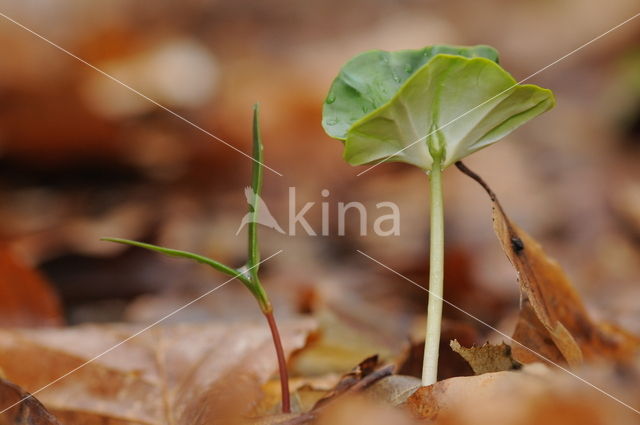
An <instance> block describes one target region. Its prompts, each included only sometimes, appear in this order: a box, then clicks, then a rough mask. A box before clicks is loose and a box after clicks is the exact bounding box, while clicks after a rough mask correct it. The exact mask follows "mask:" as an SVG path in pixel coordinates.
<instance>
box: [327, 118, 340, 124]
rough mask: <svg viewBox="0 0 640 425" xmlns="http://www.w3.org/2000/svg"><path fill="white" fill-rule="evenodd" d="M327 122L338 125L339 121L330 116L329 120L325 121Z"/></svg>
mask: <svg viewBox="0 0 640 425" xmlns="http://www.w3.org/2000/svg"><path fill="white" fill-rule="evenodd" d="M325 122H326V123H327V125H336V124H338V121H337V120H336V119H334V118H329V119H328V120H327V121H325Z"/></svg>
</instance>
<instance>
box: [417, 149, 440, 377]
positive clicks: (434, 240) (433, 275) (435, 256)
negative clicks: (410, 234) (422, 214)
mask: <svg viewBox="0 0 640 425" xmlns="http://www.w3.org/2000/svg"><path fill="white" fill-rule="evenodd" d="M429 184H430V189H431V190H430V191H431V247H430V258H429V306H428V308H427V329H426V336H425V342H424V361H423V364H422V385H424V386H427V385H431V384H434V383H435V382H436V381H437V380H438V351H439V349H440V328H441V323H442V295H443V283H444V202H443V199H442V162H441V158H434V161H433V167H432V169H431V173H430V174H429Z"/></svg>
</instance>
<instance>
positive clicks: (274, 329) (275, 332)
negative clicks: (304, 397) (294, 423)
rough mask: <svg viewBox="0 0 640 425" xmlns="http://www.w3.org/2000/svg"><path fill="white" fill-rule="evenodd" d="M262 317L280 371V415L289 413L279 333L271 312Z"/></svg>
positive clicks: (284, 363) (283, 359) (285, 372)
mask: <svg viewBox="0 0 640 425" xmlns="http://www.w3.org/2000/svg"><path fill="white" fill-rule="evenodd" d="M264 316H265V317H266V318H267V322H268V323H269V329H271V336H272V337H273V345H274V346H275V347H276V355H277V357H278V369H279V371H280V388H281V389H282V413H291V398H290V395H289V372H287V361H286V359H285V357H284V350H283V348H282V340H281V339H280V332H279V331H278V325H277V324H276V319H275V317H274V316H273V310H272V311H269V312H265V313H264Z"/></svg>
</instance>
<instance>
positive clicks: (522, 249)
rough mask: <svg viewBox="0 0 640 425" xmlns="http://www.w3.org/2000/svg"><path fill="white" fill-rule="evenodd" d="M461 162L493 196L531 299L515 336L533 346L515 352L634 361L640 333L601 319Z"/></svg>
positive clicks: (502, 234)
mask: <svg viewBox="0 0 640 425" xmlns="http://www.w3.org/2000/svg"><path fill="white" fill-rule="evenodd" d="M456 165H457V166H458V168H459V169H460V170H461V171H462V172H464V173H465V174H467V175H468V176H470V177H471V178H473V179H474V180H476V181H477V182H478V183H479V184H480V185H482V187H483V188H484V189H485V190H486V191H487V193H488V194H489V196H490V197H491V200H492V202H493V227H494V230H495V232H496V235H497V236H498V240H499V241H500V244H501V245H502V249H503V251H504V252H505V254H506V255H507V257H508V258H509V261H510V262H511V264H513V266H514V268H515V269H516V271H517V272H518V280H519V282H520V288H521V290H522V292H523V294H524V296H525V298H526V301H527V302H526V303H525V304H524V308H523V310H522V314H521V316H520V320H519V322H518V325H517V329H516V331H515V334H514V339H515V340H516V341H519V342H520V343H521V344H523V345H524V346H526V347H527V348H529V349H530V350H532V351H530V350H526V349H525V348H522V346H519V345H514V347H513V355H514V357H515V358H516V359H517V360H519V361H522V362H531V361H540V356H537V355H535V354H534V353H533V352H536V353H540V354H543V353H547V354H549V357H548V359H549V360H552V361H555V360H564V361H562V362H563V363H564V362H565V361H566V363H568V364H569V365H570V366H577V365H580V364H581V363H582V362H583V360H588V361H593V360H598V359H600V360H609V361H621V362H626V361H630V360H631V359H632V358H633V356H634V355H635V354H636V353H637V352H638V350H639V349H640V338H638V337H637V336H634V335H631V334H629V333H628V332H625V331H623V330H622V329H619V328H617V327H615V326H612V325H605V324H599V323H596V322H595V321H594V320H593V319H592V318H591V317H590V315H589V313H588V312H587V310H586V308H585V306H584V304H583V303H582V300H581V299H580V296H579V295H578V293H577V292H576V290H575V289H574V287H573V286H572V284H571V282H570V281H569V278H568V277H567V275H566V274H565V273H564V271H563V270H562V268H561V267H560V265H559V264H558V263H557V262H556V261H555V260H553V259H551V258H549V257H548V256H547V254H546V253H545V252H544V250H543V249H542V247H541V246H540V244H539V243H538V242H536V241H535V239H533V238H532V237H531V236H529V235H528V234H527V233H526V232H525V231H524V230H522V229H520V228H519V227H518V226H517V225H516V224H514V223H513V222H512V221H511V220H510V219H509V217H507V215H506V213H505V212H504V210H503V208H502V206H501V205H500V202H498V199H497V197H496V195H495V194H494V193H493V191H492V190H491V188H489V186H488V185H487V184H486V183H485V182H484V181H483V180H482V179H481V178H480V177H479V176H478V175H477V174H475V173H474V172H472V171H471V170H469V169H468V168H466V166H465V165H464V164H462V163H460V162H458V163H456ZM558 354H559V355H558ZM543 355H544V354H543Z"/></svg>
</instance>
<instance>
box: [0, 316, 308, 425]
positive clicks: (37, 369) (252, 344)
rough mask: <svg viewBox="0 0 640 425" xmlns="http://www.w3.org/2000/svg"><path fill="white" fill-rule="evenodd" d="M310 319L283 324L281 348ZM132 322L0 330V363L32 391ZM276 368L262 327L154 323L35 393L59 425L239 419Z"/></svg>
mask: <svg viewBox="0 0 640 425" xmlns="http://www.w3.org/2000/svg"><path fill="white" fill-rule="evenodd" d="M313 327H314V324H313V322H311V321H307V320H300V321H296V322H290V323H285V324H284V326H282V328H281V331H282V337H283V344H284V348H285V350H286V352H287V353H290V352H291V351H292V350H294V349H299V348H301V347H302V346H303V345H304V343H305V340H306V336H307V334H308V333H309V332H310V331H311V330H312V329H313ZM141 328H142V327H141V326H140V327H136V326H133V325H105V326H96V325H93V326H81V327H75V328H66V329H60V330H1V331H0V365H1V367H2V368H3V369H4V371H5V373H6V375H7V377H8V378H9V379H11V381H13V382H16V383H17V384H19V385H20V386H21V387H23V388H25V389H26V390H27V391H30V392H32V393H33V392H35V391H37V390H38V389H40V388H42V387H44V386H45V385H47V384H49V383H50V382H52V381H54V380H56V379H57V378H59V377H61V376H63V375H64V374H66V373H68V372H70V371H72V370H73V369H75V368H77V367H79V366H81V365H82V364H83V363H85V362H87V361H88V360H90V359H93V358H94V357H96V356H98V355H100V354H101V353H103V352H105V351H106V350H108V349H109V348H111V347H113V346H115V345H116V344H119V343H121V342H122V341H124V340H125V339H127V338H129V337H130V336H132V335H134V334H135V333H136V332H137V331H139V330H140V329H141ZM275 370H276V358H275V354H274V348H273V345H272V342H271V337H270V334H269V331H268V329H267V327H266V325H263V324H262V323H255V324H242V323H238V324H233V325H222V324H208V325H192V324H190V325H186V324H185V325H176V326H171V327H156V328H152V329H150V330H148V331H146V332H144V333H142V334H140V335H138V336H136V337H135V338H133V339H131V340H129V341H127V342H125V343H124V344H122V345H121V346H119V347H117V348H116V349H114V350H113V351H111V352H108V353H107V354H105V355H104V356H102V357H100V358H98V359H96V360H95V361H92V362H91V363H89V364H87V365H86V366H84V367H82V368H80V369H78V370H77V371H75V372H73V373H71V374H70V375H69V376H68V377H66V378H64V379H62V380H60V381H59V382H56V383H55V384H53V385H51V386H50V387H48V388H46V389H44V390H43V391H42V392H38V393H37V396H38V398H39V399H40V400H42V402H43V403H44V404H45V405H46V406H47V407H48V408H49V409H50V410H51V411H52V412H53V413H54V414H55V415H56V416H57V417H58V418H59V419H60V420H61V421H62V422H64V423H65V424H66V425H74V424H82V425H87V424H94V423H95V424H101V425H134V424H135V425H141V424H144V425H156V424H157V425H167V424H170V425H183V424H184V425H198V424H207V425H211V424H222V425H230V424H234V423H241V422H242V421H241V418H242V415H244V414H246V413H247V412H248V411H249V409H250V408H251V406H252V405H253V404H255V403H256V402H257V400H258V399H259V397H260V396H261V388H260V387H261V385H262V384H263V383H264V382H265V381H266V380H267V379H268V378H269V377H270V376H271V375H272V374H273V372H274V371H275Z"/></svg>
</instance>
